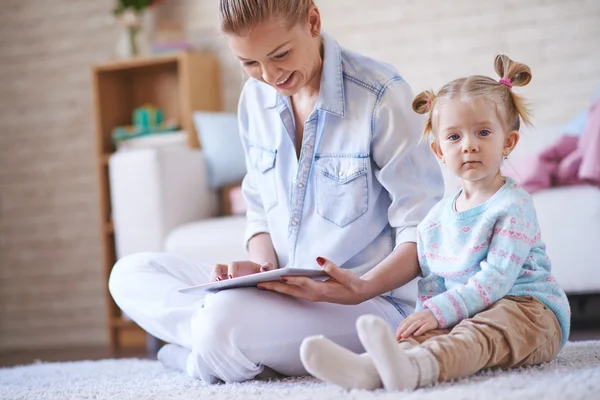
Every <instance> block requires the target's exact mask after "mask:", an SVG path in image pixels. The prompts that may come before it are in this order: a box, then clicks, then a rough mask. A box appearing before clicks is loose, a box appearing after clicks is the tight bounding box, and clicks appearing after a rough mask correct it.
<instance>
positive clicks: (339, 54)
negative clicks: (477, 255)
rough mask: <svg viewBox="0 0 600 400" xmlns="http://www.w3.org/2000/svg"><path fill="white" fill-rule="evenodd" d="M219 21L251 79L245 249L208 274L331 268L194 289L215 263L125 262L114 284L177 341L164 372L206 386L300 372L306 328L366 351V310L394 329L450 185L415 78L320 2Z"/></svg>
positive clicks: (129, 306)
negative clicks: (407, 78)
mask: <svg viewBox="0 0 600 400" xmlns="http://www.w3.org/2000/svg"><path fill="white" fill-rule="evenodd" d="M220 19H221V21H220V22H221V30H222V32H223V33H224V35H225V37H226V39H227V42H228V45H229V47H230V48H231V50H232V52H233V54H234V55H235V56H236V57H237V58H238V59H239V60H240V63H241V64H242V65H243V68H244V69H245V70H246V72H247V73H248V75H249V76H250V79H249V80H248V81H247V82H246V84H245V86H244V89H243V91H242V94H241V98H240V103H239V110H238V114H239V122H240V131H241V136H242V142H243V145H244V149H245V153H246V161H247V163H246V164H247V168H248V173H247V175H246V177H245V179H244V182H243V185H242V187H243V191H244V195H245V198H246V202H247V205H248V212H247V220H248V225H247V232H246V244H247V249H248V254H249V256H248V260H247V261H241V262H234V263H231V264H229V265H217V266H214V267H213V275H212V279H227V278H228V277H231V276H239V275H245V274H249V273H258V272H260V271H263V270H267V269H272V268H278V267H283V266H294V267H298V268H318V266H317V264H318V265H320V266H321V267H322V268H324V269H325V271H326V272H327V273H329V275H330V276H331V277H332V279H330V280H329V281H327V282H317V281H313V280H311V279H310V278H303V277H287V278H284V279H282V281H281V282H272V283H265V284H261V285H260V286H259V289H263V290H257V289H254V288H247V289H235V290H226V291H223V292H219V293H217V294H212V295H208V296H206V297H204V298H201V299H198V298H194V297H191V296H185V295H181V294H179V293H178V292H177V289H179V288H181V287H184V286H189V285H197V284H200V283H204V282H207V281H208V280H209V279H211V277H210V276H209V272H207V271H208V269H207V268H203V267H202V266H197V265H194V264H193V263H191V262H190V261H187V260H185V259H182V258H180V257H178V256H175V255H171V254H136V255H132V256H129V257H125V258H123V259H122V260H120V261H119V262H118V263H117V264H116V265H115V267H114V270H113V272H112V274H111V279H110V282H109V286H110V291H111V294H112V296H113V297H114V299H115V301H116V302H117V304H118V305H119V306H120V307H121V309H122V310H123V311H124V312H125V313H126V314H127V315H129V316H130V317H131V318H132V319H133V320H134V321H136V322H137V323H138V324H139V325H140V326H141V327H142V328H144V329H146V330H147V331H148V332H150V333H151V334H153V335H154V336H156V337H158V338H160V339H162V340H164V341H167V342H169V343H173V344H172V345H167V346H165V347H164V348H163V349H161V351H160V352H159V359H160V360H161V361H162V362H163V364H165V366H167V367H170V368H177V369H182V370H185V371H186V372H187V373H188V374H189V375H190V376H192V377H198V378H201V379H202V380H203V381H205V382H207V383H213V382H217V381H218V380H222V381H225V382H239V381H244V380H248V379H252V378H254V377H257V376H259V377H260V376H263V375H264V374H266V373H267V371H270V370H274V371H275V372H277V373H280V374H284V375H303V374H305V373H306V370H305V369H304V367H303V366H302V363H301V361H300V357H299V348H300V344H301V342H302V339H303V338H305V337H307V336H310V335H315V334H323V335H326V336H327V337H329V338H331V339H332V340H333V341H334V342H336V343H338V344H340V345H342V346H344V347H346V348H348V349H350V350H352V351H355V352H357V351H362V347H361V345H360V342H359V340H358V337H357V335H356V330H355V322H356V319H357V318H358V317H359V316H361V315H363V314H375V315H377V316H380V317H381V318H383V319H384V320H385V321H386V322H387V323H388V324H389V325H390V326H394V327H395V326H397V325H398V323H399V322H400V321H401V320H402V319H403V318H404V317H405V316H406V315H407V314H408V313H410V312H412V306H413V304H414V300H415V298H416V289H415V288H414V287H411V288H410V289H412V290H406V288H405V289H404V296H403V295H402V293H401V292H402V290H397V289H396V288H399V287H401V286H403V285H405V284H406V283H408V282H410V281H411V280H413V279H414V278H415V277H416V276H417V274H418V271H419V266H418V261H417V251H416V245H415V241H416V237H415V230H416V226H417V224H418V223H419V222H420V221H421V219H422V218H423V217H424V216H425V215H426V214H427V212H428V211H429V209H430V208H431V207H432V206H433V205H434V204H435V203H436V202H437V201H438V200H439V198H440V195H441V194H442V191H443V184H442V179H441V173H440V170H439V167H438V165H437V163H436V161H435V159H434V158H433V156H432V155H431V154H430V152H429V151H428V149H427V147H426V146H417V143H418V140H419V135H420V131H421V128H422V124H423V121H422V120H421V119H420V118H419V117H418V116H416V115H415V114H414V113H413V112H412V109H411V103H412V98H413V96H412V92H411V90H410V88H409V87H408V85H407V84H406V83H405V82H404V81H403V80H402V78H401V77H400V76H399V75H398V73H397V71H396V70H395V69H393V68H392V67H390V66H388V65H385V64H382V63H380V62H377V61H374V60H372V59H369V58H367V57H364V56H361V55H358V54H355V53H351V52H348V51H346V50H343V49H341V48H340V47H339V46H338V44H337V43H336V42H335V41H334V40H333V39H331V38H330V37H329V36H327V35H326V34H323V33H322V32H321V17H320V14H319V10H318V8H317V6H316V5H315V4H314V3H313V1H312V0H286V1H283V0H261V1H258V0H221V2H220ZM329 260H331V261H329ZM394 289H396V290H394ZM265 367H268V368H269V370H265Z"/></svg>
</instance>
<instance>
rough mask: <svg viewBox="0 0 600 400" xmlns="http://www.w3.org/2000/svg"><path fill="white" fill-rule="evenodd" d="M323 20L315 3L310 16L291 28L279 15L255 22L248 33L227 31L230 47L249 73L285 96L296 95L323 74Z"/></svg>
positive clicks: (316, 84)
mask: <svg viewBox="0 0 600 400" xmlns="http://www.w3.org/2000/svg"><path fill="white" fill-rule="evenodd" d="M320 28H321V22H320V15H319V11H318V9H317V8H316V7H314V6H313V7H311V10H310V11H309V18H308V21H306V22H300V23H298V24H296V25H295V26H293V27H292V28H291V29H290V28H288V27H287V24H286V21H284V20H282V19H278V18H274V19H270V20H267V21H265V22H263V23H261V24H259V25H256V26H254V27H253V28H252V29H250V30H249V31H248V32H247V34H245V35H237V34H227V35H226V38H227V42H228V44H229V48H230V49H231V51H232V52H233V54H235V56H236V57H237V58H238V59H239V60H240V63H241V64H242V66H243V68H244V69H245V70H246V72H247V73H248V75H250V76H251V77H252V78H254V79H257V80H259V81H263V82H265V83H267V84H269V85H271V86H272V87H274V88H275V89H276V90H277V91H278V92H279V93H280V94H281V95H283V96H292V95H294V94H296V93H297V92H298V91H299V90H300V89H301V88H303V87H305V86H307V85H308V84H315V87H318V85H319V83H320V82H314V80H315V79H316V77H320V74H318V73H317V72H319V71H320V68H321V65H322V60H321V52H320V48H321V37H320V36H319V35H320V31H321V29H320Z"/></svg>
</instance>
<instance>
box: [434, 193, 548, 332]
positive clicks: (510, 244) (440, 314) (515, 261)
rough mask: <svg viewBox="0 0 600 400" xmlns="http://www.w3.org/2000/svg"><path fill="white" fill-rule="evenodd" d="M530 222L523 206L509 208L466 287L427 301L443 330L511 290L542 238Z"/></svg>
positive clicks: (454, 289) (496, 224) (500, 219)
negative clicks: (530, 254) (533, 248)
mask: <svg viewBox="0 0 600 400" xmlns="http://www.w3.org/2000/svg"><path fill="white" fill-rule="evenodd" d="M515 208H516V209H515ZM518 209H520V211H518ZM529 220H530V218H527V213H525V212H523V207H522V206H521V205H512V206H511V207H509V208H508V212H507V213H506V214H504V215H503V216H500V217H498V218H497V220H496V222H495V224H494V227H493V233H492V237H491V239H490V245H489V249H488V254H487V256H486V258H485V259H484V260H483V261H481V263H480V271H479V272H477V273H476V274H475V275H473V276H472V277H471V278H469V280H468V282H467V283H466V284H465V285H464V286H457V287H454V288H452V289H450V290H448V291H446V292H444V293H442V294H438V295H437V296H435V297H433V298H431V299H429V300H427V301H425V302H424V304H423V306H424V307H425V308H428V309H429V310H431V311H432V312H433V314H434V315H435V317H436V319H437V320H438V322H439V324H440V328H449V327H452V326H454V325H456V324H457V323H459V322H460V321H462V320H463V319H465V318H470V317H472V316H474V315H475V314H477V313H479V312H481V311H483V310H485V309H486V308H488V307H489V306H490V305H492V304H493V303H495V302H496V301H498V300H500V299H501V298H502V297H504V296H506V294H507V293H508V292H509V291H510V290H511V289H512V287H513V285H514V283H515V281H516V280H517V278H518V276H519V273H520V272H521V269H522V267H523V264H524V263H525V261H526V259H527V257H528V256H529V253H530V251H531V248H532V245H533V243H534V242H535V241H537V240H538V239H539V229H538V228H537V224H536V223H533V222H529Z"/></svg>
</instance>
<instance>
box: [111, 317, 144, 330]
mask: <svg viewBox="0 0 600 400" xmlns="http://www.w3.org/2000/svg"><path fill="white" fill-rule="evenodd" d="M110 325H111V326H112V327H113V328H117V329H139V327H138V326H137V324H136V323H135V322H133V321H131V320H128V319H123V318H113V319H112V320H111V323H110Z"/></svg>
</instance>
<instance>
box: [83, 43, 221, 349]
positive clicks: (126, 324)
mask: <svg viewBox="0 0 600 400" xmlns="http://www.w3.org/2000/svg"><path fill="white" fill-rule="evenodd" d="M91 72H92V89H93V99H94V103H93V104H94V117H95V136H96V143H97V151H98V153H96V159H95V160H94V161H95V164H96V166H97V168H98V177H99V182H98V184H99V191H98V192H99V197H100V202H99V203H100V212H99V214H100V221H101V222H100V224H101V225H100V227H99V230H100V233H101V240H102V248H103V269H104V276H105V278H106V279H108V278H109V276H110V272H111V271H112V268H113V266H114V265H115V262H116V261H117V252H116V243H115V235H116V233H115V226H114V223H113V221H112V217H111V215H112V205H111V187H110V174H109V162H110V157H111V156H112V155H113V154H114V151H115V150H116V149H115V143H114V142H113V140H112V133H113V130H114V129H115V127H117V126H125V125H130V124H131V123H132V113H133V112H134V110H135V109H136V108H137V107H140V106H143V105H144V104H152V105H154V106H156V107H158V108H160V109H161V110H162V112H163V116H164V119H165V120H173V121H177V123H178V124H179V125H180V126H181V129H182V130H183V131H185V132H187V134H188V145H189V146H190V147H192V148H198V147H199V143H198V136H197V134H196V131H195V126H194V121H193V113H194V111H198V110H204V111H219V110H221V95H220V87H219V82H220V79H219V64H218V61H217V58H216V57H215V56H214V55H213V54H211V53H209V52H195V51H186V52H180V53H176V54H169V55H162V56H153V57H139V58H134V59H127V60H112V61H108V62H105V63H100V64H97V65H94V66H93V67H92V71H91ZM105 287H107V285H105ZM107 314H108V323H107V325H108V333H109V343H110V347H111V349H112V350H113V351H122V350H124V349H126V348H129V347H131V346H139V345H140V344H141V345H142V346H143V344H144V342H145V340H146V339H145V338H146V334H145V332H144V331H143V330H142V329H141V328H140V327H138V326H137V325H136V324H135V323H133V322H131V321H129V320H125V319H123V318H121V317H120V316H119V315H120V312H119V310H118V307H117V305H116V304H115V303H114V301H113V299H112V298H111V296H110V294H108V293H107Z"/></svg>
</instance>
